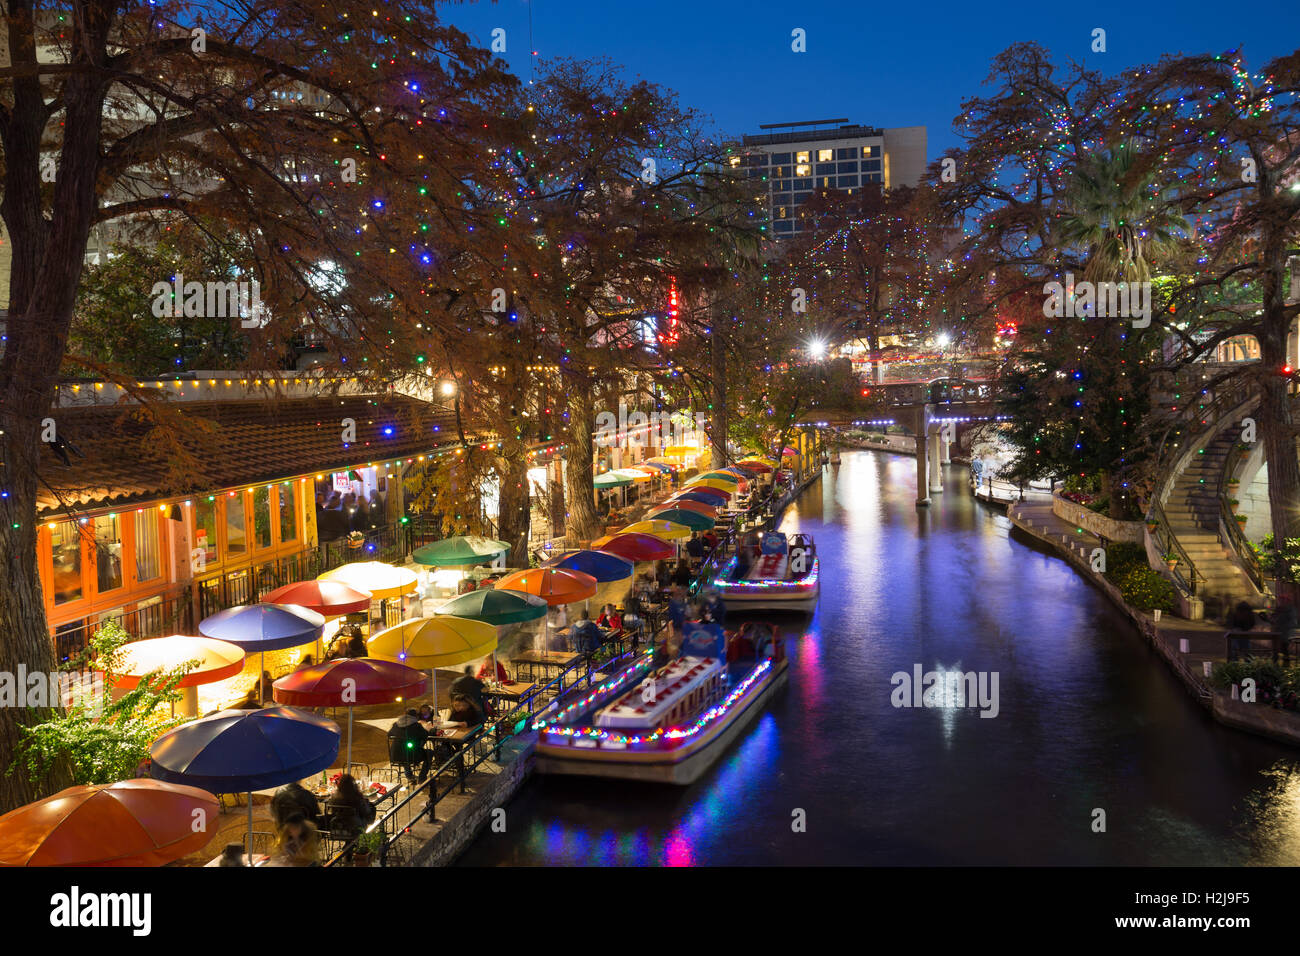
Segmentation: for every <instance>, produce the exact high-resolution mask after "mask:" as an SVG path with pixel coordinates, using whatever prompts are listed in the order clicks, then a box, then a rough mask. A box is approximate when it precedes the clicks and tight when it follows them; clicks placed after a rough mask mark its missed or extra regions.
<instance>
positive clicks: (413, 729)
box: [388, 707, 433, 783]
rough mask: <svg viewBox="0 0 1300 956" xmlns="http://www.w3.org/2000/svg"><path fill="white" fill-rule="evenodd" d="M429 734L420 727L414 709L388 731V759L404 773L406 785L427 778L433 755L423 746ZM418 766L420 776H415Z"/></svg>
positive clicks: (417, 713)
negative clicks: (416, 765) (416, 766)
mask: <svg viewBox="0 0 1300 956" xmlns="http://www.w3.org/2000/svg"><path fill="white" fill-rule="evenodd" d="M428 739H429V732H428V731H427V730H425V729H424V728H423V727H421V726H420V714H419V712H418V711H417V710H416V709H415V708H414V707H411V708H408V709H407V711H406V713H405V714H403V715H402V716H401V717H398V718H397V720H395V721H393V726H392V727H390V728H389V729H388V759H389V760H391V761H392V762H393V763H394V764H396V765H397V766H399V767H401V768H402V770H403V771H405V773H406V780H407V783H423V782H424V781H425V779H426V778H427V777H428V776H429V764H430V763H431V762H432V760H433V755H432V754H431V753H429V750H428V748H426V747H425V746H424V745H425V743H426V742H427V741H428ZM416 763H419V764H420V775H419V778H418V779H417V778H416V776H415V769H414V768H415V764H416Z"/></svg>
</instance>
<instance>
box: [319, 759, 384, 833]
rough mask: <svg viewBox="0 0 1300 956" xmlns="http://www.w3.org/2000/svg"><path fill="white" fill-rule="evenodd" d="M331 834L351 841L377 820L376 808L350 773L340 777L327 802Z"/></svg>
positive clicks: (326, 808) (326, 810)
mask: <svg viewBox="0 0 1300 956" xmlns="http://www.w3.org/2000/svg"><path fill="white" fill-rule="evenodd" d="M325 812H326V813H328V814H329V818H330V832H331V833H332V834H333V835H334V836H335V838H339V839H345V840H351V839H354V838H355V837H356V836H357V835H358V834H360V833H361V831H362V830H364V829H365V828H366V827H367V826H369V825H370V824H371V823H373V822H374V820H375V808H374V806H373V805H372V804H371V803H370V801H369V800H367V799H366V796H365V794H363V793H362V792H361V788H360V787H358V786H357V781H356V778H355V777H353V776H352V774H350V773H345V774H344V775H343V776H341V777H339V782H338V786H337V787H335V789H334V792H333V793H331V794H330V795H329V797H328V798H326V800H325Z"/></svg>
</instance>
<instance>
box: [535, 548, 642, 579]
mask: <svg viewBox="0 0 1300 956" xmlns="http://www.w3.org/2000/svg"><path fill="white" fill-rule="evenodd" d="M542 567H544V568H564V569H566V570H569V571H581V572H582V573H583V574H589V575H591V576H592V577H593V578H595V579H596V581H597V583H599V584H605V583H606V582H608V581H622V580H624V579H626V578H630V577H631V576H632V570H633V568H632V562H631V561H628V560H627V559H625V558H621V557H619V556H618V555H616V554H610V553H608V552H605V551H594V550H581V551H563V552H561V553H560V554H558V555H556V556H555V557H553V558H551V560H549V561H546V562H544V563H543V564H542Z"/></svg>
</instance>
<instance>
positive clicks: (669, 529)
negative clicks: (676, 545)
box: [618, 520, 691, 541]
mask: <svg viewBox="0 0 1300 956" xmlns="http://www.w3.org/2000/svg"><path fill="white" fill-rule="evenodd" d="M618 533H619V534H638V533H640V534H652V535H654V536H655V537H656V538H663V539H664V540H665V541H673V540H676V539H677V538H689V537H690V536H691V529H690V528H688V527H686V526H685V525H680V524H676V523H674V522H672V521H663V520H659V521H637V522H634V523H632V524H630V525H628V526H627V527H625V528H620V529H619V532H618Z"/></svg>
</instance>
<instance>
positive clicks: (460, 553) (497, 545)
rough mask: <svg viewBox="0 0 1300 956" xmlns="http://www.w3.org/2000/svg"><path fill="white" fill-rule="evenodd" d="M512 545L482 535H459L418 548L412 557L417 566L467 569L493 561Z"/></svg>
mask: <svg viewBox="0 0 1300 956" xmlns="http://www.w3.org/2000/svg"><path fill="white" fill-rule="evenodd" d="M509 550H510V545H509V544H507V543H506V542H504V541H495V540H493V539H492V538H484V537H481V536H480V535H476V534H471V535H457V536H456V537H454V538H444V539H443V540H442V541H435V542H433V543H432V544H426V545H425V546H424V547H422V548H416V549H415V551H414V552H412V554H411V557H412V558H413V559H414V560H415V562H416V563H417V564H428V565H432V566H434V567H439V568H453V567H466V566H468V565H471V564H483V563H484V562H485V561H491V560H492V559H494V558H495V557H496V556H497V555H498V554H505V553H506V552H507V551H509Z"/></svg>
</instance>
